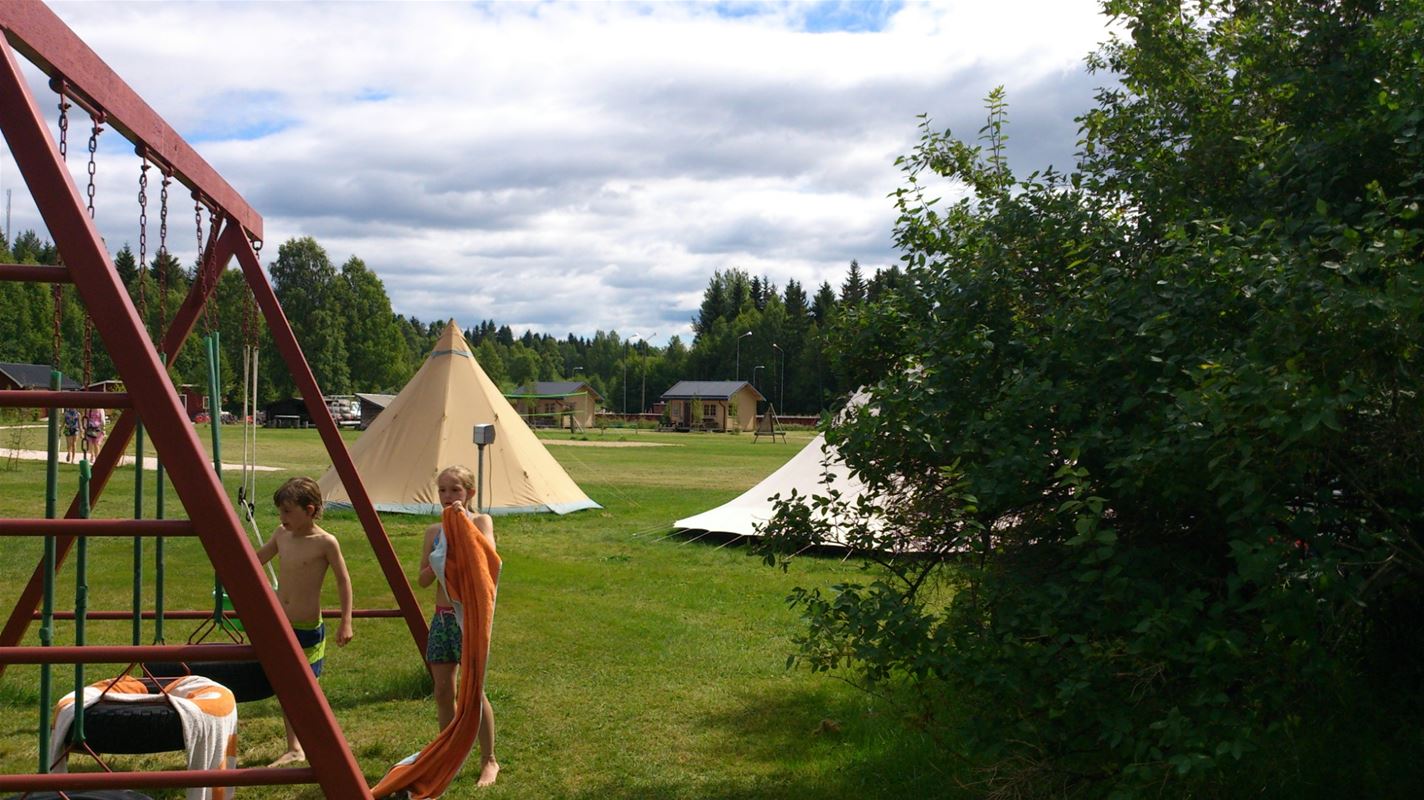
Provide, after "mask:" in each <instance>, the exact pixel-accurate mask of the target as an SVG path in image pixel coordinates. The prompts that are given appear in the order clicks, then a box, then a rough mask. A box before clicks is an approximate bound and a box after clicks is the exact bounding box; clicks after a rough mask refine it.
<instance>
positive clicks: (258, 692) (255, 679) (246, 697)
mask: <svg viewBox="0 0 1424 800" xmlns="http://www.w3.org/2000/svg"><path fill="white" fill-rule="evenodd" d="M143 668H144V669H146V670H148V674H150V675H156V676H158V677H160V678H181V677H183V676H184V675H201V676H203V677H204V678H208V679H210V680H213V681H217V682H218V683H221V684H222V685H223V686H226V687H227V689H228V691H230V692H232V697H233V699H234V700H236V701H237V702H239V703H251V702H253V701H256V700H266V699H267V698H269V697H271V696H272V695H273V694H275V692H274V691H273V689H272V683H271V682H270V681H268V680H267V673H266V671H264V670H263V669H262V662H260V661H202V662H194V663H192V664H184V663H182V662H177V661H155V662H152V663H148V664H144V665H143Z"/></svg>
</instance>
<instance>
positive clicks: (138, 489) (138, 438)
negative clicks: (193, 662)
mask: <svg viewBox="0 0 1424 800" xmlns="http://www.w3.org/2000/svg"><path fill="white" fill-rule="evenodd" d="M134 519H143V423H142V422H140V423H138V425H137V426H135V427H134ZM142 611H143V537H142V536H135V537H134V538H133V637H132V638H133V644H135V645H137V644H139V639H140V637H142V636H143V614H142V613H141V612H142Z"/></svg>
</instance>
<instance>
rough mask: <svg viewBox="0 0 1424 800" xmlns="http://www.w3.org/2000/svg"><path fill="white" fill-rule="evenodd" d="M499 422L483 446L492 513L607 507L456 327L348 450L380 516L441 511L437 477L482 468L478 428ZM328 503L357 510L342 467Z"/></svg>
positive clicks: (325, 485)
mask: <svg viewBox="0 0 1424 800" xmlns="http://www.w3.org/2000/svg"><path fill="white" fill-rule="evenodd" d="M478 424H493V425H494V426H495V440H494V443H493V444H491V445H487V446H486V447H485V466H484V480H485V485H484V505H485V507H486V510H488V511H489V513H491V514H521V513H533V512H540V511H552V512H554V513H555V514H567V513H569V512H570V511H579V510H581V509H585V508H601V506H600V505H598V504H597V503H595V502H593V501H592V500H590V499H588V496H587V495H585V494H584V493H583V490H581V489H579V487H578V485H577V484H575V483H574V482H573V479H572V478H570V477H569V476H568V473H566V472H564V468H563V467H561V466H559V462H557V461H555V460H554V457H553V456H551V455H549V451H548V450H545V449H544V445H543V444H541V443H540V442H539V439H538V438H537V437H536V436H535V435H534V432H533V431H531V430H529V426H528V425H526V424H524V420H522V419H520V418H519V414H518V413H517V412H515V410H514V408H513V407H512V406H510V404H509V401H508V400H506V399H504V395H502V394H500V391H499V387H497V386H495V384H494V382H493V381H491V380H490V379H489V376H487V375H485V371H484V370H482V369H480V365H479V364H478V363H476V362H475V356H474V354H473V353H472V352H471V351H470V346H469V344H467V343H466V342H465V337H464V336H462V335H460V329H459V328H458V327H457V326H456V325H455V321H454V320H451V321H450V324H449V325H447V326H446V328H445V332H444V333H443V334H441V335H440V341H439V342H438V343H437V344H436V345H435V349H434V350H433V351H431V353H430V356H429V357H428V358H426V359H425V363H424V364H423V365H421V367H420V370H419V371H418V372H416V373H415V376H414V377H412V378H411V379H410V382H409V383H407V384H406V385H405V388H404V389H402V390H401V392H400V394H398V395H396V398H395V399H394V400H392V401H391V403H390V405H389V406H387V407H386V410H385V411H382V412H381V415H380V416H378V417H376V420H375V421H374V422H372V423H371V427H370V428H368V429H367V430H366V432H365V433H363V434H362V435H361V438H360V439H357V440H356V444H355V445H353V446H352V447H351V458H352V460H353V461H355V462H356V471H357V472H359V473H361V480H362V482H363V483H365V485H366V491H367V492H369V493H370V495H371V502H372V503H374V504H375V506H376V508H377V509H378V510H380V511H393V512H397V513H405V514H438V513H440V498H439V496H438V495H437V493H436V488H435V475H436V473H438V472H439V471H440V470H441V469H444V468H445V467H448V466H450V465H452V464H464V465H465V466H467V467H469V468H470V469H471V470H476V471H477V470H478V469H479V465H478V462H479V450H478V448H477V447H476V446H475V444H474V427H475V425H478ZM320 483H321V491H322V495H323V496H324V497H325V498H326V504H327V505H328V506H329V507H332V508H350V507H351V500H350V498H349V497H348V496H347V494H346V489H345V488H344V487H343V486H342V485H341V479H340V478H338V477H337V475H336V470H334V469H330V470H327V472H326V474H325V475H324V476H322V479H321V481H320Z"/></svg>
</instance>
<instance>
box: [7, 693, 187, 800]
mask: <svg viewBox="0 0 1424 800" xmlns="http://www.w3.org/2000/svg"><path fill="white" fill-rule="evenodd" d="M140 680H142V681H143V684H144V686H145V687H147V688H148V693H149V694H158V693H159V692H160V691H161V688H160V687H161V686H163V685H166V684H167V683H168V682H167V681H162V682H159V681H155V680H153V679H152V678H141V679H140ZM84 742H85V743H86V744H88V745H89V747H90V748H91V749H92V750H93V751H94V752H96V753H105V754H107V755H140V754H144V753H168V752H172V751H175V750H182V749H183V723H182V721H181V720H180V719H179V718H178V712H177V711H175V710H174V709H173V707H172V706H170V705H168V704H167V703H151V704H150V703H123V702H119V701H116V700H100V701H99V702H97V703H95V704H94V705H92V706H89V707H88V708H86V709H84ZM66 794H68V795H69V796H70V797H71V798H73V797H78V795H75V794H74V793H73V792H66ZM121 796H122V795H119V797H121ZM139 796H140V797H141V796H142V795H139ZM31 797H34V795H31ZM96 797H98V796H97V795H96Z"/></svg>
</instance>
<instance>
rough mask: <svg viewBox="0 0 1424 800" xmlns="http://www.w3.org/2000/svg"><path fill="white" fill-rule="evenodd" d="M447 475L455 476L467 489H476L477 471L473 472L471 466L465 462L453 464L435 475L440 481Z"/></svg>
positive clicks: (469, 490) (471, 490) (468, 490)
mask: <svg viewBox="0 0 1424 800" xmlns="http://www.w3.org/2000/svg"><path fill="white" fill-rule="evenodd" d="M446 475H453V476H455V480H457V481H459V482H460V485H461V486H463V487H465V491H467V492H473V491H474V490H475V473H473V472H471V471H470V468H469V467H467V466H465V465H464V464H453V465H451V466H448V467H446V468H445V469H442V470H440V473H439V474H438V475H436V476H435V480H437V481H438V480H440V479H441V478H442V477H444V476H446Z"/></svg>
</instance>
